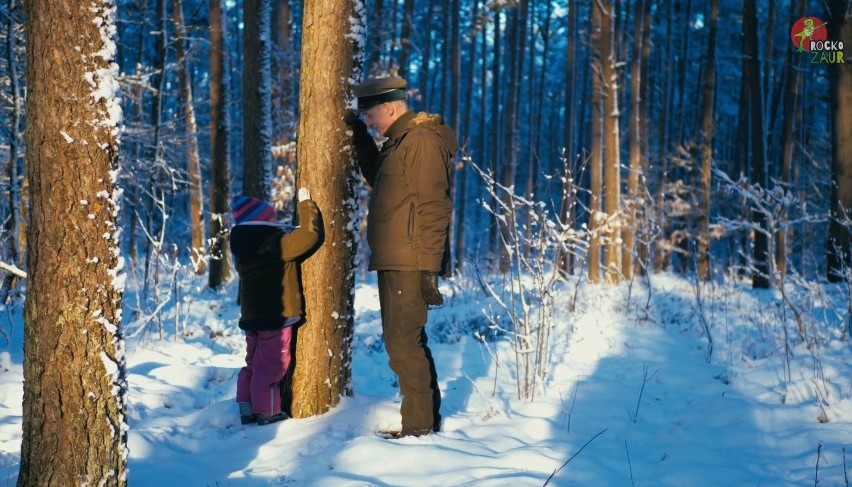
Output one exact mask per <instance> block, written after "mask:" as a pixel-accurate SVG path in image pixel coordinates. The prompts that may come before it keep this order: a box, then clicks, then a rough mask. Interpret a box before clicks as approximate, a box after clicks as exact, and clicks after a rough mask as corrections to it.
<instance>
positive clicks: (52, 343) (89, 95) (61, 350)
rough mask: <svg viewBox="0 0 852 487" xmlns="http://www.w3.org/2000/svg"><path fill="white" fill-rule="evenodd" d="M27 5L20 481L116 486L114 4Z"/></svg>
mask: <svg viewBox="0 0 852 487" xmlns="http://www.w3.org/2000/svg"><path fill="white" fill-rule="evenodd" d="M25 9H26V14H27V31H28V36H27V53H28V58H27V106H26V112H27V128H26V139H27V147H28V150H27V160H28V164H27V171H28V176H29V180H30V188H29V189H30V203H31V207H30V225H29V235H28V243H27V252H28V269H27V271H28V281H27V302H26V308H25V311H24V321H25V327H24V402H23V443H22V446H21V465H20V473H19V476H18V485H19V486H30V485H38V486H62V487H64V486H68V485H110V486H123V485H126V483H127V424H126V422H125V418H124V395H125V388H126V382H125V363H124V344H123V339H122V336H121V333H120V331H119V328H118V327H119V325H120V323H121V293H122V290H123V277H124V275H123V273H122V271H121V268H122V265H123V262H122V260H121V258H120V257H119V255H120V250H119V248H120V242H119V235H120V234H119V232H118V231H117V228H116V224H117V221H118V219H117V215H118V210H119V199H120V197H121V190H120V189H119V188H118V186H117V181H118V170H119V168H118V154H119V151H118V133H119V124H120V120H121V106H120V104H119V100H118V98H117V96H116V91H117V88H118V82H117V80H116V77H117V75H118V66H117V65H116V64H115V63H114V62H113V60H114V58H113V56H114V52H115V51H114V49H115V44H114V35H115V34H114V32H115V30H114V29H115V24H114V20H115V3H114V1H112V0H107V1H98V2H96V3H93V4H92V5H91V8H88V7H87V8H80V5H79V4H78V2H77V1H76V0H27V1H26V2H25ZM75 46H83V47H82V49H83V51H82V52H79V51H77V50H76V49H75ZM78 48H79V47H78ZM81 54H82V55H81Z"/></svg>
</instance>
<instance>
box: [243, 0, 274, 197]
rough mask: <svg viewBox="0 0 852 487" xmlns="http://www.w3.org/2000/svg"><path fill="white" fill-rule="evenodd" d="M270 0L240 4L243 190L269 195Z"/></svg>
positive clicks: (270, 112) (270, 122)
mask: <svg viewBox="0 0 852 487" xmlns="http://www.w3.org/2000/svg"><path fill="white" fill-rule="evenodd" d="M269 2H270V0H245V2H244V3H243V24H244V30H243V161H242V162H243V191H242V194H243V195H245V196H251V197H254V198H258V199H261V200H269V198H270V197H271V195H272V181H271V178H272V91H271V90H272V79H271V77H272V64H271V62H272V57H271V56H272V48H271V45H270V42H271V40H270V22H271V17H270V16H271V12H270V3H269Z"/></svg>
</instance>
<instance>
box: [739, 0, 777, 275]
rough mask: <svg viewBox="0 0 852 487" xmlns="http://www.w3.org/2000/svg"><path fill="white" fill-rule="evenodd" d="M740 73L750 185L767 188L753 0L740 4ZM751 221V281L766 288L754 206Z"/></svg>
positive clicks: (759, 217)
mask: <svg viewBox="0 0 852 487" xmlns="http://www.w3.org/2000/svg"><path fill="white" fill-rule="evenodd" d="M743 7H744V8H743V39H744V40H743V50H744V54H745V56H744V57H743V75H744V76H745V77H746V78H747V80H746V85H747V86H748V91H747V92H746V93H744V95H745V96H747V97H748V107H749V121H750V124H749V132H750V134H751V138H750V139H751V140H750V146H751V184H752V185H759V186H760V187H761V188H764V189H766V188H767V182H768V177H767V174H766V147H765V139H764V138H765V137H766V133H765V132H764V129H763V103H762V94H761V85H762V83H761V81H760V77H761V70H760V56H759V55H758V52H757V43H756V42H754V41H753V39H756V38H757V4H756V0H746V1H745V2H744V4H743ZM751 218H752V223H753V224H754V269H753V272H754V274H753V275H752V280H751V284H752V287H756V288H764V289H765V288H768V287H769V284H770V278H771V265H770V264H771V262H770V261H771V259H772V257H771V255H770V252H769V242H770V235H769V234H768V230H769V228H768V225H769V224H768V221H767V215H766V214H764V213H763V212H762V211H759V210H758V209H757V208H752V210H751Z"/></svg>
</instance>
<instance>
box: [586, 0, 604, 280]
mask: <svg viewBox="0 0 852 487" xmlns="http://www.w3.org/2000/svg"><path fill="white" fill-rule="evenodd" d="M601 8H602V6H601V4H600V3H598V2H595V3H594V4H592V21H591V23H590V25H589V28H590V29H591V36H590V37H591V44H592V49H593V54H592V60H591V62H592V70H591V73H590V75H591V77H592V113H591V117H592V143H591V146H592V147H591V155H590V160H589V165H590V166H591V167H590V177H589V195H590V196H589V231H590V232H591V234H592V235H591V238H589V282H591V283H592V284H597V283H599V282H600V281H601V234H600V232H601V223H602V221H601V220H602V219H603V217H602V215H601V196H602V185H603V181H602V178H601V176H602V174H601V172H602V170H603V167H602V166H603V149H604V147H603V124H604V121H603V119H604V116H605V113H604V106H603V88H604V86H603V85H604V82H603V80H602V79H601V78H602V77H603V64H604V63H605V62H606V61H605V59H604V56H605V53H604V51H603V40H602V37H603V35H605V33H604V32H603V29H602V24H603V23H602V21H603V15H604V14H603V12H601Z"/></svg>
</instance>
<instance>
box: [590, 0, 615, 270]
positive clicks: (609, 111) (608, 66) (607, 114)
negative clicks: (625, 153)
mask: <svg viewBox="0 0 852 487" xmlns="http://www.w3.org/2000/svg"><path fill="white" fill-rule="evenodd" d="M595 5H596V8H601V9H603V11H602V12H601V39H600V41H601V55H602V59H601V63H602V75H603V80H602V81H603V97H604V99H603V107H604V113H603V117H604V118H603V132H604V134H603V137H604V160H603V164H604V213H606V218H607V219H608V220H609V222H608V223H607V225H606V231H605V232H604V235H605V237H606V254H605V256H604V265H605V268H606V280H607V282H618V281H619V279H620V277H621V243H620V242H621V218H620V217H619V216H618V213H619V209H620V208H619V206H620V203H621V151H620V149H619V148H620V147H621V142H620V141H621V133H620V129H619V119H620V118H621V117H620V115H619V111H618V110H619V109H618V73H617V72H616V69H615V67H616V63H617V61H618V60H617V59H616V57H617V52H618V51H617V47H618V46H617V45H616V42H615V40H616V33H615V28H614V23H615V17H616V15H617V12H616V11H615V9H614V8H613V4H612V2H610V1H609V0H598V1H597V2H596V3H595Z"/></svg>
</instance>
